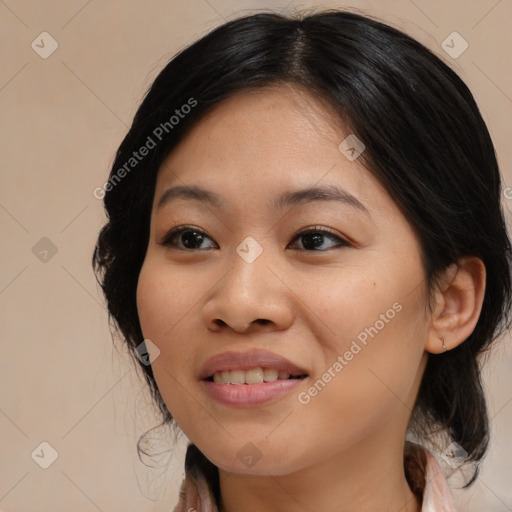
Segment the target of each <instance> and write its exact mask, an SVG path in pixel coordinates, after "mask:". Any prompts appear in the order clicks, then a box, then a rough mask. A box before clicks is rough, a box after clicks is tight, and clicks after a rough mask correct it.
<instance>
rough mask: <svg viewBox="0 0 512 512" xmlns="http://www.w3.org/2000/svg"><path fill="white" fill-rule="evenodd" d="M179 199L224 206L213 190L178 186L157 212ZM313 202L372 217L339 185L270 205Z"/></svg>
mask: <svg viewBox="0 0 512 512" xmlns="http://www.w3.org/2000/svg"><path fill="white" fill-rule="evenodd" d="M178 198H185V199H193V200H196V201H199V202H202V203H207V204H209V205H210V206H213V207H214V208H219V209H220V208H222V207H223V205H224V200H223V198H222V196H221V195H219V194H217V193H215V192H212V191H211V190H207V189H205V188H202V187H200V186H198V185H178V186H175V187H171V188H168V189H167V190H166V191H165V192H164V193H163V194H162V196H161V197H160V200H159V201H158V206H157V210H159V209H160V208H162V207H163V206H165V205H166V204H168V203H170V202H171V201H172V200H174V199H178ZM313 201H338V202H341V203H345V204H347V205H349V206H352V207H354V208H357V209H358V210H360V211H361V212H363V213H365V214H366V215H368V216H371V215H370V212H369V210H368V208H366V206H364V204H363V203H361V201H359V199H357V198H356V197H354V196H353V195H352V194H350V193H349V192H348V191H346V190H345V189H343V188H341V187H338V186H337V185H322V186H314V187H309V188H304V189H299V190H291V191H287V192H284V193H282V194H281V195H279V196H278V197H277V198H275V199H274V200H273V201H272V202H271V203H270V207H271V208H273V209H276V210H277V209H283V208H285V207H293V206H299V205H302V204H306V203H310V202H313Z"/></svg>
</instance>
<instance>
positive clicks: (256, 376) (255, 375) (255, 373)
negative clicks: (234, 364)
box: [245, 368, 263, 384]
mask: <svg viewBox="0 0 512 512" xmlns="http://www.w3.org/2000/svg"><path fill="white" fill-rule="evenodd" d="M258 382H263V370H262V369H261V368H253V369H252V370H247V371H246V372H245V383H246V384H258Z"/></svg>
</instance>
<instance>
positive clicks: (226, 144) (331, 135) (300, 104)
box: [155, 85, 391, 207]
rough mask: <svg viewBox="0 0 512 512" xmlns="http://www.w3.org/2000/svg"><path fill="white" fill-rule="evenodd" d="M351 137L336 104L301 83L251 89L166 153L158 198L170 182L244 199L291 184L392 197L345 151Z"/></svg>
mask: <svg viewBox="0 0 512 512" xmlns="http://www.w3.org/2000/svg"><path fill="white" fill-rule="evenodd" d="M349 135H350V129H349V128H348V127H346V126H344V125H343V124H342V123H341V122H340V120H339V119H336V117H335V116H334V115H333V113H332V108H331V109H330V110H329V107H328V106H327V105H326V103H325V102H323V101H321V100H318V99H317V98H316V97H313V96H312V95H310V94H309V93H307V92H305V91H304V90H302V89H297V88H295V87H292V86H289V85H288V86H279V87H267V88H262V89H258V90H252V91H244V92H242V93H239V94H236V95H234V96H231V97H229V98H228V99H226V100H224V101H223V102H221V103H219V104H218V105H217V106H216V107H215V108H214V109H213V110H212V111H210V112H209V113H208V114H206V115H205V116H204V117H203V118H202V119H201V120H199V121H198V122H197V123H196V124H195V125H194V126H193V127H192V129H191V130H190V131H189V132H188V134H187V135H186V136H185V137H184V139H183V140H182V141H181V142H180V144H179V145H178V146H177V147H176V148H175V149H174V150H173V152H172V153H171V154H170V155H169V156H168V157H167V159H166V160H165V161H164V163H163V165H162V166H161V169H160V171H159V175H158V180H157V189H156V194H155V201H158V200H159V196H161V195H162V193H163V192H164V191H165V190H166V189H167V188H169V187H171V186H176V185H185V184H186V185H191V184H201V186H203V187H205V188H208V189H211V190H213V191H215V192H218V193H220V194H222V195H223V196H225V197H226V199H227V200H230V201H233V200H236V201H238V202H239V204H240V205H244V204H246V205H247V204H249V203H252V202H256V201H257V200H258V198H260V199H262V198H263V197H265V198H266V203H268V197H269V195H277V194H279V193H282V192H284V191H285V190H289V189H290V188H291V187H293V188H305V187H311V186H315V185H337V186H340V187H343V188H344V189H346V190H347V191H348V192H350V193H351V194H352V195H354V196H356V197H358V198H359V199H360V201H361V202H363V203H364V202H367V203H373V204H374V203H375V202H376V201H377V199H378V198H377V197H376V196H380V199H381V200H384V201H383V203H386V200H387V201H388V203H389V201H391V198H389V196H388V194H387V192H386V191H385V190H384V189H383V188H382V186H381V185H380V183H379V182H378V180H377V179H376V178H375V177H374V176H373V175H372V174H371V173H370V172H369V171H368V170H367V169H366V168H365V167H364V166H363V165H362V163H361V162H360V161H358V160H357V159H356V160H353V161H351V160H349V159H348V158H347V157H346V156H345V154H344V153H343V152H342V151H340V149H339V146H340V143H341V142H342V141H343V140H344V139H345V138H346V137H347V136H349ZM259 206H260V207H261V206H262V203H261V202H259ZM382 206H386V205H385V204H383V205H382ZM387 207H389V204H388V205H387Z"/></svg>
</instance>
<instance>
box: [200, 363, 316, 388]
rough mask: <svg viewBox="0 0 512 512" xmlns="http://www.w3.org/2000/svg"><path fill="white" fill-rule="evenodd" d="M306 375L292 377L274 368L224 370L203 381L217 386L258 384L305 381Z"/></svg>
mask: <svg viewBox="0 0 512 512" xmlns="http://www.w3.org/2000/svg"><path fill="white" fill-rule="evenodd" d="M306 377H307V374H305V373H302V374H299V375H292V374H290V373H288V372H285V371H278V370H276V369H274V368H260V367H256V368H251V369H249V370H224V371H219V372H215V373H214V374H213V375H210V376H209V377H207V378H206V379H205V380H206V381H209V382H216V383H219V384H234V385H241V384H248V385H251V384H260V383H263V382H275V381H278V380H291V379H305V378H306Z"/></svg>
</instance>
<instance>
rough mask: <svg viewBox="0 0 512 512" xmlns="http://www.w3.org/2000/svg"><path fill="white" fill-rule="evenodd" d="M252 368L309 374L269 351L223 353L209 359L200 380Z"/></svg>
mask: <svg viewBox="0 0 512 512" xmlns="http://www.w3.org/2000/svg"><path fill="white" fill-rule="evenodd" d="M251 368H263V369H265V368H269V369H274V370H277V371H283V372H287V373H289V374H290V375H303V374H307V372H306V370H304V369H303V368H301V367H299V366H297V365H295V364H293V363H292V362H291V361H289V360H288V359H286V358H284V357H283V356H279V355H277V354H274V353H273V352H268V351H267V350H254V349H253V350H248V351H246V352H233V351H230V352H223V353H221V354H217V355H215V356H213V357H211V358H210V359H208V360H207V361H206V362H205V363H204V364H203V366H202V367H201V369H200V371H199V380H204V379H207V378H208V377H211V376H212V375H213V374H214V373H216V372H222V371H227V370H250V369H251Z"/></svg>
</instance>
